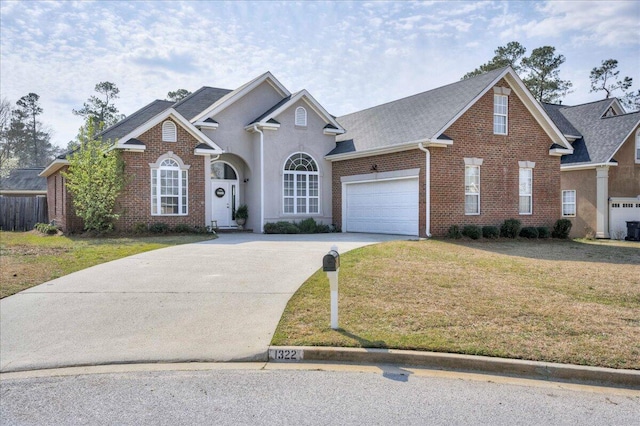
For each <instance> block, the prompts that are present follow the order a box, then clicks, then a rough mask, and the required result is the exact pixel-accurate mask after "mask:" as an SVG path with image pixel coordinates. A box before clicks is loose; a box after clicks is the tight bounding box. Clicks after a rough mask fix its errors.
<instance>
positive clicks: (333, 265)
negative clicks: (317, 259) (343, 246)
mask: <svg viewBox="0 0 640 426" xmlns="http://www.w3.org/2000/svg"><path fill="white" fill-rule="evenodd" d="M339 267H340V255H339V254H338V252H337V251H335V250H331V251H329V253H327V254H325V255H324V257H323V258H322V270H323V271H324V272H335V271H337V270H338V268H339Z"/></svg>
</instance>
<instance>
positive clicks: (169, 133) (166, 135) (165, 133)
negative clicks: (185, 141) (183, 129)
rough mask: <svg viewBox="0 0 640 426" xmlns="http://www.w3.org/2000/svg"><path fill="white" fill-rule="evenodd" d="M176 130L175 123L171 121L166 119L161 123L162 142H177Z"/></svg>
mask: <svg viewBox="0 0 640 426" xmlns="http://www.w3.org/2000/svg"><path fill="white" fill-rule="evenodd" d="M177 140H178V130H177V128H176V124H175V123H174V122H173V121H170V120H167V121H165V122H164V123H162V141H163V142H177Z"/></svg>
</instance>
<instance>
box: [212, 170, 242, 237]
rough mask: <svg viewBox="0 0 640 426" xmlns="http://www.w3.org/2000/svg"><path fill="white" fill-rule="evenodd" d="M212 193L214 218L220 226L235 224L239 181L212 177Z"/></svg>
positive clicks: (225, 226) (227, 226) (226, 226)
mask: <svg viewBox="0 0 640 426" xmlns="http://www.w3.org/2000/svg"><path fill="white" fill-rule="evenodd" d="M211 193H212V194H213V197H212V199H213V208H212V212H213V214H212V219H213V220H215V221H217V223H218V227H219V228H229V227H232V226H235V225H236V224H235V222H234V217H233V214H234V211H235V209H236V208H237V204H238V181H231V180H218V179H212V180H211Z"/></svg>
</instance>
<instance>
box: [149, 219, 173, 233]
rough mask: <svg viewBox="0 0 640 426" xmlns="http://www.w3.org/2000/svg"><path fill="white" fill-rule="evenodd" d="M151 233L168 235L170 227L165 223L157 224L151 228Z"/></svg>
mask: <svg viewBox="0 0 640 426" xmlns="http://www.w3.org/2000/svg"><path fill="white" fill-rule="evenodd" d="M149 232H151V233H152V234H166V233H167V232H169V225H167V224H166V223H164V222H156V223H153V224H151V226H149Z"/></svg>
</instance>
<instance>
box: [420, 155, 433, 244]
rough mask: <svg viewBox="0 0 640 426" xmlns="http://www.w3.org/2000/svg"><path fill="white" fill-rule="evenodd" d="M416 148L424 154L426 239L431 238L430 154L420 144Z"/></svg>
mask: <svg viewBox="0 0 640 426" xmlns="http://www.w3.org/2000/svg"><path fill="white" fill-rule="evenodd" d="M418 148H419V149H420V151H423V152H424V153H425V154H426V164H425V171H424V175H425V185H424V187H425V189H424V192H425V198H426V202H425V204H426V209H425V218H426V224H425V230H424V233H425V234H426V235H427V238H431V230H430V228H431V152H430V151H429V150H428V149H427V148H425V146H424V144H423V143H422V142H419V143H418Z"/></svg>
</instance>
